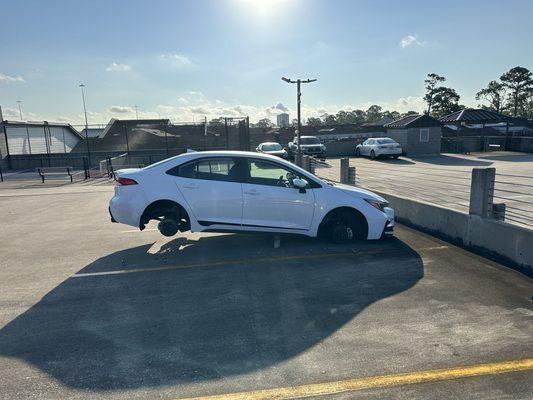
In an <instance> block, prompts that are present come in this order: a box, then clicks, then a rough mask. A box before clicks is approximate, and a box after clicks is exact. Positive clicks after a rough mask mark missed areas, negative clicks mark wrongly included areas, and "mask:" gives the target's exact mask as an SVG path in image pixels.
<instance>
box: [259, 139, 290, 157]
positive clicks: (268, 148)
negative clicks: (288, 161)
mask: <svg viewBox="0 0 533 400" xmlns="http://www.w3.org/2000/svg"><path fill="white" fill-rule="evenodd" d="M255 150H256V151H257V152H258V153H264V154H270V155H271V156H277V157H281V158H287V152H286V151H285V149H284V148H283V146H282V145H281V144H279V143H276V142H265V143H261V144H260V145H259V146H257V148H256V149H255Z"/></svg>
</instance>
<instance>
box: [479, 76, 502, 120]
mask: <svg viewBox="0 0 533 400" xmlns="http://www.w3.org/2000/svg"><path fill="white" fill-rule="evenodd" d="M505 92H506V87H505V86H504V85H503V84H502V83H500V82H496V81H490V82H489V84H488V85H487V87H486V88H484V89H481V90H480V91H479V92H477V93H476V100H485V101H487V102H488V103H489V105H488V106H483V105H482V106H481V107H483V108H486V109H488V110H492V111H496V112H498V113H501V112H502V111H503V106H504V102H505Z"/></svg>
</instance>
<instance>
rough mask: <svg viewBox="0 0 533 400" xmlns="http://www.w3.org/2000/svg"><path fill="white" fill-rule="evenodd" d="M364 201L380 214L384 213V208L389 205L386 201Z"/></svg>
mask: <svg viewBox="0 0 533 400" xmlns="http://www.w3.org/2000/svg"><path fill="white" fill-rule="evenodd" d="M365 201H366V202H367V203H368V204H370V205H371V206H372V207H374V208H377V209H378V210H379V211H381V212H385V207H388V205H389V203H387V202H386V201H378V200H370V199H365Z"/></svg>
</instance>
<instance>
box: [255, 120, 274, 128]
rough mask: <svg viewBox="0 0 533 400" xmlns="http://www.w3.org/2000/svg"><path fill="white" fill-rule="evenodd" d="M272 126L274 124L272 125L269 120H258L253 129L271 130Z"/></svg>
mask: <svg viewBox="0 0 533 400" xmlns="http://www.w3.org/2000/svg"><path fill="white" fill-rule="evenodd" d="M273 126H274V124H273V123H272V121H271V120H269V119H268V118H263V119H260V120H259V121H257V123H256V124H255V127H256V128H272V127H273Z"/></svg>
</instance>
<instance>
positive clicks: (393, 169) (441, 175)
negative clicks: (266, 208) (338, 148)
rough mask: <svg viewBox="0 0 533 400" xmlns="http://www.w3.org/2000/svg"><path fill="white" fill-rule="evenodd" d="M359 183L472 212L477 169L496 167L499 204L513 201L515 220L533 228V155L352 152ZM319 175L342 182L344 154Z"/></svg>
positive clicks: (509, 207)
mask: <svg viewBox="0 0 533 400" xmlns="http://www.w3.org/2000/svg"><path fill="white" fill-rule="evenodd" d="M350 166H352V167H356V174H357V178H356V184H357V185H358V186H362V187H365V188H368V189H370V190H377V191H381V192H384V193H389V194H393V195H398V196H401V197H408V198H413V199H416V200H418V201H425V202H429V203H433V204H437V205H440V206H444V207H447V208H451V209H454V210H457V211H461V212H468V208H469V201H470V200H469V199H470V182H471V176H472V169H473V168H489V167H490V168H495V169H496V179H495V181H496V182H495V185H494V189H495V190H494V203H504V204H506V206H507V211H506V220H507V222H509V223H513V224H517V225H520V226H522V227H526V228H530V229H533V217H532V215H533V155H531V154H525V153H513V152H504V151H497V152H491V153H473V154H470V155H461V154H441V155H438V156H429V157H419V158H409V157H401V158H399V159H397V160H393V159H390V158H380V159H376V160H370V159H369V158H366V157H351V158H350ZM316 174H317V175H318V176H319V177H321V178H326V179H331V180H334V181H339V179H340V176H339V175H340V158H331V159H328V160H327V162H326V163H320V164H319V165H318V167H317V169H316Z"/></svg>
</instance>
